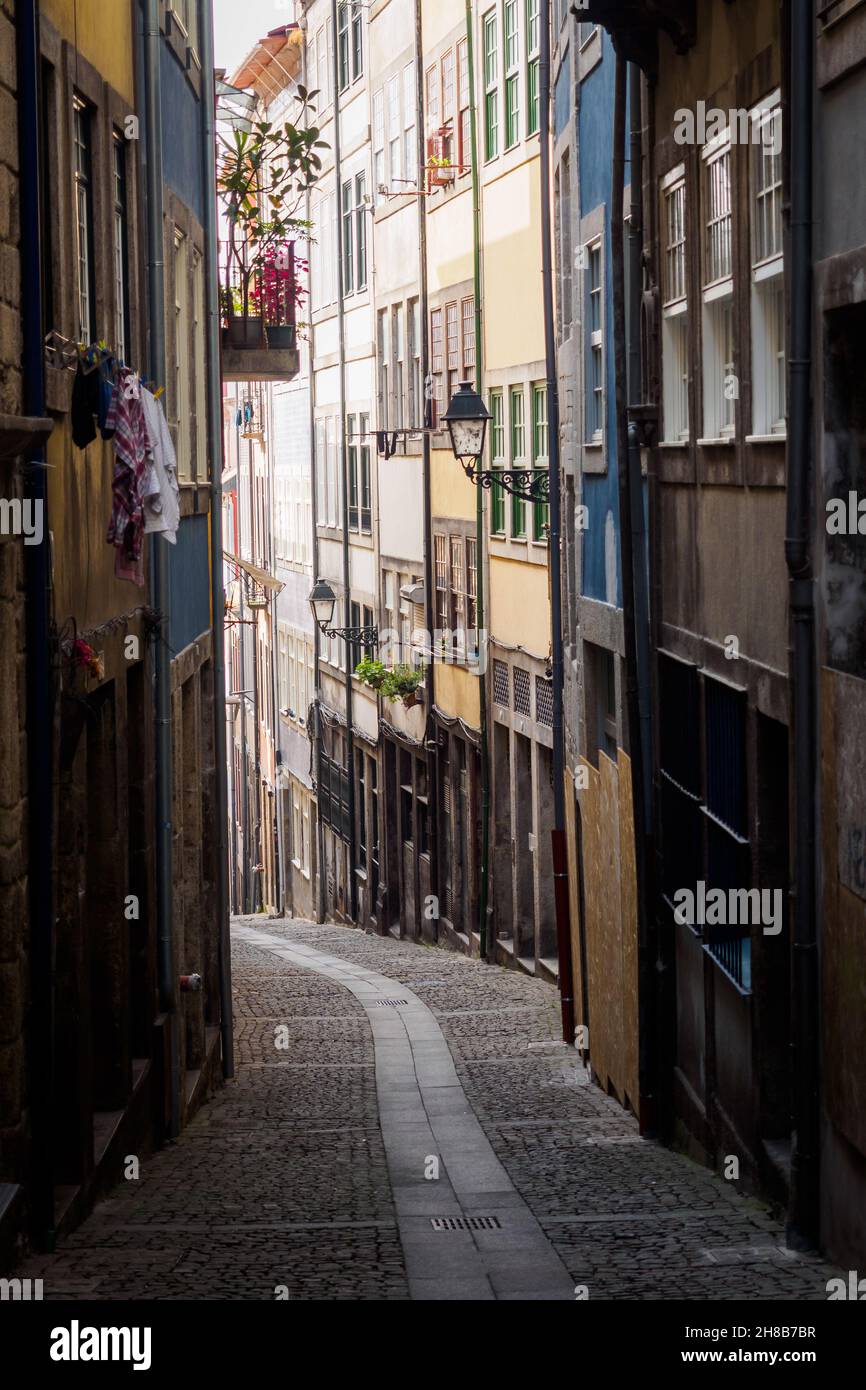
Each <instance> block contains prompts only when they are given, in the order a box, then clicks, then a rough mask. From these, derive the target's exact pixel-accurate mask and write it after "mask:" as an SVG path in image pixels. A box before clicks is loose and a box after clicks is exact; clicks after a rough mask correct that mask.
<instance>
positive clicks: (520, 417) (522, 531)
mask: <svg viewBox="0 0 866 1390" xmlns="http://www.w3.org/2000/svg"><path fill="white" fill-rule="evenodd" d="M510 415H511V467H512V468H526V466H527V463H526V417H525V414H524V395H523V387H522V386H516V387H513V388H512V390H511V392H510ZM525 535H526V503H525V501H524V500H523V498H522V497H512V498H511V536H512V539H513V540H521V539H523V538H524V537H525Z"/></svg>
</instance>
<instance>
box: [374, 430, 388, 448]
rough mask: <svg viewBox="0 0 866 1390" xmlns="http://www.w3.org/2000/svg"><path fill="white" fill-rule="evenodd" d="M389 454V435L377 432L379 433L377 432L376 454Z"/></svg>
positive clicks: (381, 431)
mask: <svg viewBox="0 0 866 1390" xmlns="http://www.w3.org/2000/svg"><path fill="white" fill-rule="evenodd" d="M387 452H388V436H387V434H386V433H385V431H384V430H377V431H376V453H377V454H387Z"/></svg>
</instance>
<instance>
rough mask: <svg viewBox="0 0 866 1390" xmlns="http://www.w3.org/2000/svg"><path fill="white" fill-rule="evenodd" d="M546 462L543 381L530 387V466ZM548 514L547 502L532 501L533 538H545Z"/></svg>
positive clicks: (545, 397) (536, 466)
mask: <svg viewBox="0 0 866 1390" xmlns="http://www.w3.org/2000/svg"><path fill="white" fill-rule="evenodd" d="M548 462H549V454H548V432H547V386H546V385H545V384H544V383H543V382H536V383H535V385H534V386H533V387H532V466H533V468H547V466H548ZM548 516H549V507H548V504H547V502H534V503H533V506H532V538H533V540H536V541H546V540H547V525H548Z"/></svg>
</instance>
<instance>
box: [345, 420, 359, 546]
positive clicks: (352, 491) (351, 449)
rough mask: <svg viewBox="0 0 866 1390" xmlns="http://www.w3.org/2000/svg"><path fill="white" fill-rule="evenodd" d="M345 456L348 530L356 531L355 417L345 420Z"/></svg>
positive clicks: (356, 472) (356, 447) (356, 446)
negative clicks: (347, 488)
mask: <svg viewBox="0 0 866 1390" xmlns="http://www.w3.org/2000/svg"><path fill="white" fill-rule="evenodd" d="M346 433H347V456H348V464H349V530H350V531H357V529H358V443H359V441H358V436H357V433H356V424H355V416H354V415H349V416H347V418H346Z"/></svg>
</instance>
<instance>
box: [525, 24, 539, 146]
mask: <svg viewBox="0 0 866 1390" xmlns="http://www.w3.org/2000/svg"><path fill="white" fill-rule="evenodd" d="M538 5H539V0H526V133H527V135H535V134H536V132H537V131H538V123H539V96H538V93H539V87H538V78H539V65H540V43H541V38H540V35H541V30H540V23H539V17H538Z"/></svg>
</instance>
